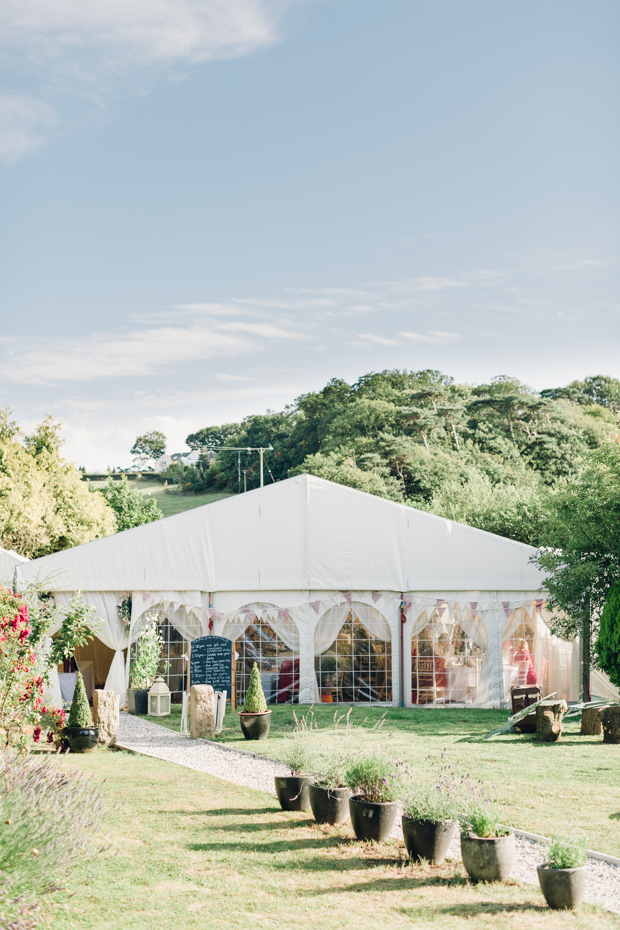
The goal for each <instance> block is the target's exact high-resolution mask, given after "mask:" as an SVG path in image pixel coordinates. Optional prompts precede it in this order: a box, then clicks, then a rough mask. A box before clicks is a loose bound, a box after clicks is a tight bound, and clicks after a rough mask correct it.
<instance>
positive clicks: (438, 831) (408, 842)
mask: <svg viewBox="0 0 620 930" xmlns="http://www.w3.org/2000/svg"><path fill="white" fill-rule="evenodd" d="M455 827H456V821H454V820H447V821H444V822H442V823H433V822H432V821H431V820H416V819H414V818H412V817H405V816H403V836H404V838H405V846H406V847H407V853H408V855H409V858H410V859H414V860H417V861H419V860H420V859H426V861H427V862H433V863H435V864H436V865H439V864H440V863H441V862H443V861H444V859H445V858H446V856H447V855H448V849H449V848H450V843H451V842H452V837H453V835H454V828H455Z"/></svg>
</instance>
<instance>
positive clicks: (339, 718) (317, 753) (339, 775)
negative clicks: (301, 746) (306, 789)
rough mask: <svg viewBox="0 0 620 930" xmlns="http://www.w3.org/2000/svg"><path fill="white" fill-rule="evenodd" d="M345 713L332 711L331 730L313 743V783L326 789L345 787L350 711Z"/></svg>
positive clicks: (348, 761) (349, 753)
mask: <svg viewBox="0 0 620 930" xmlns="http://www.w3.org/2000/svg"><path fill="white" fill-rule="evenodd" d="M352 710H353V708H352V707H350V708H349V710H348V711H347V713H346V714H339V713H338V711H336V712H335V713H334V722H333V729H332V732H331V733H330V734H329V735H328V736H327V737H326V738H325V737H324V738H323V740H322V741H321V744H320V746H319V745H318V744H315V746H314V755H313V759H312V769H313V771H314V772H315V773H316V774H315V775H314V784H315V785H318V787H319V788H326V789H327V790H328V791H335V790H336V789H337V788H346V787H347V780H346V779H347V769H348V768H349V766H350V765H351V752H352V747H351V738H352V724H351V711H352Z"/></svg>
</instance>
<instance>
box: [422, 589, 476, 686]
mask: <svg viewBox="0 0 620 930" xmlns="http://www.w3.org/2000/svg"><path fill="white" fill-rule="evenodd" d="M420 607H422V608H423V609H422V610H420ZM409 611H410V612H411V613H412V615H413V622H412V623H411V627H410V629H411V651H412V667H411V682H410V686H411V696H413V693H414V692H417V689H416V687H415V684H416V682H418V683H419V677H420V676H419V673H418V674H417V675H416V660H415V658H414V657H413V650H414V648H415V643H416V641H417V640H418V638H422V636H423V634H424V631H425V629H426V628H430V630H429V636H430V637H431V638H430V640H429V642H431V643H433V646H434V649H433V651H434V652H435V650H437V645H438V643H439V637H440V636H441V634H442V632H443V633H445V632H446V631H447V630H449V629H453V630H454V629H455V628H457V627H460V629H461V631H462V632H463V633H464V634H465V637H466V641H467V640H468V641H469V642H470V643H471V644H473V645H474V646H475V647H477V648H478V649H479V650H481V652H482V655H481V660H480V663H478V662H477V661H476V662H475V664H472V665H470V666H468V665H466V664H465V665H463V666H462V667H463V668H464V669H471V671H470V672H469V674H471V675H472V676H475V684H471V685H465V687H466V689H467V693H466V695H463V685H462V684H461V682H459V683H458V684H457V683H456V682H455V683H454V684H452V683H451V682H450V680H449V679H450V676H451V675H452V674H453V673H452V672H451V671H450V669H451V668H452V667H455V668H456V667H457V665H456V662H455V663H454V665H453V666H451V664H450V663H451V661H454V660H453V659H451V658H450V656H449V655H446V656H443V655H442V656H440V657H439V656H438V657H439V658H440V659H441V662H442V663H443V664H444V669H443V672H442V678H443V677H444V676H445V677H446V684H445V686H444V688H443V689H442V693H440V694H439V695H438V697H437V702H438V703H445V702H449V701H451V700H453V699H454V700H455V703H461V702H462V701H463V699H465V702H466V703H468V704H486V703H488V701H489V658H490V656H489V649H488V642H489V638H488V633H487V629H486V626H485V624H484V620H483V617H482V613H481V611H479V610H477V609H476V608H475V607H472V606H471V604H459V603H458V602H449V601H442V600H441V598H438V599H435V601H434V603H433V604H432V605H424V604H423V603H421V604H419V605H418V606H417V607H416V606H415V605H412V608H410V609H409ZM409 611H408V612H409ZM450 642H451V639H450ZM437 655H438V653H437ZM470 661H471V660H470ZM432 674H435V675H437V670H436V671H435V672H434V673H432Z"/></svg>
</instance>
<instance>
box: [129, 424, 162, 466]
mask: <svg viewBox="0 0 620 930" xmlns="http://www.w3.org/2000/svg"><path fill="white" fill-rule="evenodd" d="M165 451H166V437H165V436H164V434H163V433H160V432H159V430H151V432H149V433H145V434H144V435H143V436H138V438H137V439H136V441H135V442H134V444H133V446H132V447H131V454H132V455H133V456H135V457H136V458H137V459H138V460H139V461H140V462H141V463H145V462H148V461H149V459H159V458H161V457H162V455H163V454H164V452H165Z"/></svg>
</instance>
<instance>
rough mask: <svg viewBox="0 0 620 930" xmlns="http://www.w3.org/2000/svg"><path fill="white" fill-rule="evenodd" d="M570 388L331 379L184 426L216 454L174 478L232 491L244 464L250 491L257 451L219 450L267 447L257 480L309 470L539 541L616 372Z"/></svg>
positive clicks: (617, 391) (618, 392) (427, 378)
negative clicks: (279, 405) (281, 402)
mask: <svg viewBox="0 0 620 930" xmlns="http://www.w3.org/2000/svg"><path fill="white" fill-rule="evenodd" d="M580 384H582V388H580V389H579V390H578V391H576V389H575V390H573V389H571V390H568V389H566V391H560V390H559V389H558V390H555V391H554V390H552V391H547V392H542V393H540V394H539V393H537V392H535V391H532V390H531V389H530V388H529V387H527V385H524V384H522V383H521V382H519V381H518V380H517V379H515V378H510V377H508V376H505V375H504V376H500V377H497V378H493V379H492V380H491V381H490V382H489V383H487V384H481V385H478V386H476V387H473V386H471V385H467V384H455V383H454V381H453V379H452V378H450V377H448V376H446V375H443V374H442V373H441V372H438V371H417V372H416V371H398V370H396V371H382V372H373V373H370V374H368V375H364V376H362V377H361V378H359V380H358V381H357V382H356V383H355V384H352V385H351V384H348V383H347V382H345V381H343V380H341V379H333V380H331V381H329V382H328V384H327V385H326V386H325V387H324V388H323V389H322V390H320V391H317V392H312V393H309V394H304V395H302V396H301V397H299V398H298V399H297V400H296V402H295V404H294V405H292V406H290V407H287V408H285V410H283V411H280V412H276V411H269V412H268V413H267V414H265V415H263V416H250V417H247V418H246V419H245V420H243V422H241V423H229V424H225V425H223V426H210V427H206V428H205V429H203V430H199V431H198V432H196V433H192V434H191V435H190V436H188V437H187V443H188V445H190V446H191V447H192V448H194V449H202V450H203V451H205V450H207V449H211V450H217V456H216V458H215V460H211V459H208V458H207V457H206V456H203V457H202V458H201V461H200V463H199V464H198V465H197V466H195V467H192V468H190V469H186V470H185V471H184V472H183V474H182V475H178V476H176V478H175V480H177V478H178V480H179V482H180V483H182V485H183V487H184V489H185V490H187V491H192V492H195V493H198V492H203V491H205V490H207V489H208V488H212V489H219V490H228V491H231V492H235V491H240V490H242V489H243V477H242V472H243V471H245V472H246V479H247V485H248V489H251V488H255V487H257V486H258V484H259V460H258V455H257V453H248V452H242V453H240V454H239V453H237V452H233V451H230V452H227V451H226V446H240V447H243V448H247V447H248V446H264V447H267V446H269V445H272V446H273V452H268V453H266V455H265V480H266V481H271V480H273V481H280V480H282V479H283V478H286V477H289V476H292V475H298V474H312V475H317V476H318V477H321V478H326V479H327V480H330V481H335V482H338V483H340V484H344V485H346V486H347V487H351V488H355V489H357V490H361V491H365V492H367V493H370V494H376V495H377V496H379V497H384V498H386V499H387V500H393V501H398V502H403V501H404V502H406V503H409V504H411V505H412V506H415V507H420V508H422V509H428V510H431V511H432V512H434V513H437V514H439V515H442V516H449V517H450V518H451V519H457V520H463V521H465V522H468V523H470V524H471V525H473V526H477V527H479V528H481V529H485V530H489V531H491V532H494V533H498V534H500V535H504V536H508V537H510V538H512V539H517V540H520V541H522V542H526V543H528V544H533V545H537V544H539V543H541V542H544V535H543V533H544V529H545V526H546V524H545V519H544V514H545V506H546V502H547V500H548V499H549V497H550V496H551V495H552V492H553V491H554V490H555V489H556V488H558V487H559V486H560V485H561V484H562V482H566V481H572V480H573V479H574V478H575V476H576V474H577V472H578V471H579V468H580V466H581V463H582V462H583V461H584V459H585V458H586V457H587V455H588V453H589V452H590V451H591V450H592V449H596V448H598V446H599V444H600V441H601V433H602V430H603V428H604V427H605V424H606V423H607V424H608V423H609V422H610V418H613V413H612V410H613V409H615V406H614V405H615V404H616V399H617V398H620V382H618V381H615V380H614V379H606V378H603V377H602V376H596V377H595V378H591V379H588V378H586V379H585V381H584V382H583V383H581V382H580ZM619 403H620V401H619Z"/></svg>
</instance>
